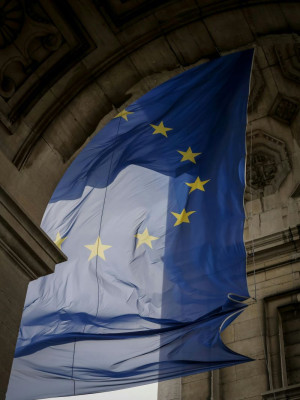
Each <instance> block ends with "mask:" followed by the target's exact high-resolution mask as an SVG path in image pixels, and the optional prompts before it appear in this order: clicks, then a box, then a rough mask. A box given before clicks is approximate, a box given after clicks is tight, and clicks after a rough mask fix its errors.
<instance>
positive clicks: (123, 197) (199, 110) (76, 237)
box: [7, 50, 253, 400]
mask: <svg viewBox="0 0 300 400" xmlns="http://www.w3.org/2000/svg"><path fill="white" fill-rule="evenodd" d="M252 55H253V52H252V50H248V51H244V52H241V53H235V54H231V55H228V56H226V57H221V58H219V59H216V60H214V61H212V62H210V63H207V64H204V65H201V66H198V67H196V68H193V69H190V70H188V71H186V72H184V73H182V74H180V75H178V76H176V77H175V78H173V79H171V80H169V81H168V82H166V83H164V84H162V85H160V86H159V87H157V88H156V89H154V90H151V91H150V92H149V93H147V94H146V95H145V96H143V97H142V98H140V99H139V100H138V101H136V102H135V103H133V104H132V105H130V106H129V107H126V109H124V110H123V111H121V112H120V113H119V114H118V115H116V117H115V118H113V119H112V121H111V122H110V123H109V124H108V125H106V127H105V128H104V129H102V130H101V131H100V132H99V133H98V134H97V135H96V136H95V137H94V138H93V140H91V141H90V142H89V144H88V145H87V146H86V147H85V148H84V149H83V150H82V152H81V153H80V154H79V156H78V157H77V158H76V159H75V161H74V162H73V164H72V165H71V166H70V168H69V169H68V170H67V172H66V173H65V175H64V177H63V178H62V180H61V181H60V183H59V184H58V186H57V188H56V190H55V192H54V194H53V196H52V198H51V200H50V203H49V205H48V207H47V209H46V212H45V215H44V218H43V222H42V227H43V229H44V230H45V231H46V232H47V233H48V235H49V236H50V237H51V238H52V239H53V240H54V241H55V243H56V244H57V246H59V247H60V248H61V249H62V250H63V252H64V253H65V254H66V255H67V256H68V261H67V262H65V263H63V264H60V265H57V267H56V270H55V273H54V274H52V275H49V276H47V277H44V278H40V279H38V280H36V281H34V282H32V283H31V284H30V285H29V289H28V294H27V298H26V303H25V308H24V313H23V318H22V323H21V328H20V334H19V339H18V343H17V348H16V354H15V360H14V365H13V371H12V376H11V380H10V385H9V390H8V394H7V399H9V400H18V399H20V400H21V399H22V400H27V399H28V400H32V399H40V398H45V397H54V396H67V395H73V394H84V393H95V392H101V391H107V390H113V389H120V388H125V387H129V386H133V385H138V384H145V383H150V382H153V381H158V380H163V379H168V378H174V377H178V376H184V375H189V374H195V373H199V372H202V371H206V370H210V369H214V368H220V367H226V366H229V365H233V364H237V363H241V362H245V361H249V358H247V357H244V356H242V355H239V354H237V353H235V352H233V351H231V350H230V349H228V348H227V347H226V346H225V345H224V344H223V343H222V341H221V339H220V332H221V331H222V329H224V328H225V326H226V325H227V324H228V323H230V322H231V321H232V320H233V319H234V318H235V317H236V316H237V315H238V314H239V313H240V312H241V311H242V310H243V309H244V307H245V306H244V305H243V304H242V303H241V301H242V300H244V299H245V298H248V297H249V294H248V289H247V283H246V271H245V260H246V257H245V248H244V243H243V225H244V209H243V193H244V186H245V182H244V172H245V171H244V169H245V128H246V110H247V100H248V90H249V78H250V70H251V63H252Z"/></svg>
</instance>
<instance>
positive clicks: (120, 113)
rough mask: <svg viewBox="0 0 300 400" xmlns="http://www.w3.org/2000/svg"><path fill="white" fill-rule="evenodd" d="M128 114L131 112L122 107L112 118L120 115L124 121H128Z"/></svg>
mask: <svg viewBox="0 0 300 400" xmlns="http://www.w3.org/2000/svg"><path fill="white" fill-rule="evenodd" d="M129 114H133V112H130V111H127V110H125V108H124V110H122V111H121V112H119V114H117V115H116V116H115V117H114V118H119V117H122V118H123V119H125V121H128V118H127V115H129Z"/></svg>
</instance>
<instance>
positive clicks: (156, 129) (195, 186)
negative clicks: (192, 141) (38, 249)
mask: <svg viewBox="0 0 300 400" xmlns="http://www.w3.org/2000/svg"><path fill="white" fill-rule="evenodd" d="M131 114H134V112H132V111H128V110H126V109H124V110H122V111H120V112H119V113H118V114H117V115H116V116H115V117H114V118H122V119H124V120H125V121H127V122H129V121H128V116H129V115H131ZM149 125H150V126H151V128H152V129H153V132H152V134H153V135H157V134H161V135H162V136H164V137H166V138H167V137H168V134H167V132H169V131H172V130H173V128H170V127H166V126H165V124H164V122H163V121H160V122H159V124H158V125H155V124H149ZM177 152H178V153H179V154H180V155H181V156H182V158H181V160H180V162H186V161H189V162H192V163H193V164H196V163H197V161H196V157H198V156H199V155H200V154H202V153H194V152H193V151H192V149H191V147H188V149H187V150H186V151H182V150H177ZM209 181H210V179H207V180H205V181H201V179H200V177H199V176H198V177H197V178H196V180H195V181H194V182H185V184H186V185H187V186H189V187H190V191H189V194H191V193H192V192H194V191H195V190H200V191H202V192H205V189H204V185H206V184H207V183H208V182H209ZM194 213H196V211H186V209H185V208H184V209H183V210H182V211H181V212H180V213H176V212H173V211H171V214H172V215H173V216H174V217H175V218H176V221H175V223H174V226H178V225H181V224H183V223H187V224H189V223H190V219H189V217H190V216H191V215H192V214H194ZM135 238H136V239H137V244H136V248H137V249H138V248H139V247H140V246H142V245H146V246H148V247H150V248H151V249H152V242H153V241H155V240H158V239H159V238H158V237H156V236H152V235H150V234H149V231H148V228H145V230H144V232H142V233H137V234H136V235H135ZM66 239H67V236H61V234H60V232H57V234H56V238H55V240H54V243H55V244H56V245H57V247H59V249H62V244H63V243H64V241H65V240H66ZM84 247H86V248H87V249H88V250H90V255H89V258H88V261H90V260H92V259H93V258H94V257H96V256H98V257H100V258H101V259H102V260H105V259H106V258H105V254H104V252H105V251H106V250H108V249H110V248H111V247H112V246H110V245H107V244H103V243H102V241H101V238H100V236H98V237H97V239H96V241H95V243H93V244H87V245H85V246H84Z"/></svg>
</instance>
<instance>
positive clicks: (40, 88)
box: [0, 0, 95, 163]
mask: <svg viewBox="0 0 300 400" xmlns="http://www.w3.org/2000/svg"><path fill="white" fill-rule="evenodd" d="M4 3H5V4H6V3H8V4H11V5H12V6H13V5H14V8H13V9H16V11H14V13H16V12H17V11H18V12H19V13H20V16H19V17H18V19H17V17H14V20H15V19H17V21H15V22H14V23H15V25H14V27H15V34H14V35H13V34H10V35H9V38H10V41H8V39H6V42H5V46H2V47H5V48H2V49H1V50H0V120H1V121H2V123H3V124H4V125H5V126H6V127H7V128H8V129H9V130H10V132H11V133H14V131H15V130H16V128H17V126H18V123H19V121H20V119H21V117H23V116H24V115H26V114H27V113H28V112H29V111H30V110H31V109H32V107H33V106H34V104H36V103H37V102H38V101H39V99H40V98H41V97H42V96H43V94H44V93H45V92H46V91H47V90H48V89H49V87H51V86H52V85H53V84H54V83H55V82H56V81H57V80H58V79H59V78H60V77H61V76H63V75H64V74H65V73H66V72H67V71H68V70H69V69H70V68H71V67H72V66H74V65H75V64H76V63H77V62H78V61H79V60H80V59H82V58H83V57H84V56H86V55H87V54H88V52H89V51H91V50H92V49H93V48H94V47H95V46H94V43H93V41H92V40H91V38H90V37H89V35H88V34H87V33H86V31H85V29H84V28H83V26H82V25H81V24H80V23H79V21H78V19H77V16H76V15H75V13H74V12H73V10H72V8H71V7H70V5H69V3H68V2H67V1H66V0H60V1H59V0H54V1H51V2H48V1H45V0H10V1H7V2H4ZM3 15H4V14H3V12H2V11H1V9H0V33H1V27H2V29H5V31H7V28H5V26H4V25H3V24H5V18H8V17H10V15H9V14H5V15H4V16H3ZM13 15H14V14H13ZM21 16H23V20H22V19H21ZM62 19H63V21H64V23H63V24H62V23H61V20H62ZM17 31H18V33H19V34H17ZM19 31H20V32H19ZM3 40H4V39H3ZM0 46H1V35H0ZM18 157H19V156H17V159H18ZM21 158H22V157H21ZM16 163H18V161H16Z"/></svg>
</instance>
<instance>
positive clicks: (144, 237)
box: [134, 228, 158, 249]
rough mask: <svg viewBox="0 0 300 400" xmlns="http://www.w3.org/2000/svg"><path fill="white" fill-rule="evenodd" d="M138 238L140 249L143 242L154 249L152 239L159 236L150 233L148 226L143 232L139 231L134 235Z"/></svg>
mask: <svg viewBox="0 0 300 400" xmlns="http://www.w3.org/2000/svg"><path fill="white" fill-rule="evenodd" d="M134 236H135V237H136V238H138V244H137V246H136V248H137V249H138V248H139V247H140V246H141V245H142V244H147V245H148V246H149V247H150V248H151V249H152V243H151V242H152V240H157V239H158V238H157V237H155V236H151V235H149V232H148V229H147V228H146V229H145V230H144V232H143V233H138V234H137V235H134Z"/></svg>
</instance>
